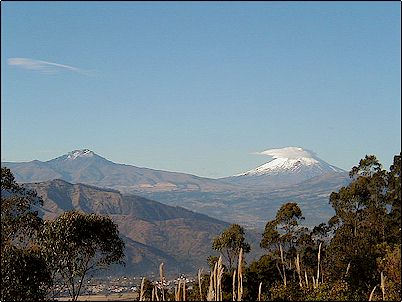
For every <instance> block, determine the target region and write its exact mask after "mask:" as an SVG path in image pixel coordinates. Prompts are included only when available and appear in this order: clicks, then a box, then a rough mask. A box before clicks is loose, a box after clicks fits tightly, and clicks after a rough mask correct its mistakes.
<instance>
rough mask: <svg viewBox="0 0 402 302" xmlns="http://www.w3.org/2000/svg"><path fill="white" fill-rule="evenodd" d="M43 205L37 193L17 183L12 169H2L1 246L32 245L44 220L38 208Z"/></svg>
mask: <svg viewBox="0 0 402 302" xmlns="http://www.w3.org/2000/svg"><path fill="white" fill-rule="evenodd" d="M40 205H43V200H42V199H41V198H39V197H38V196H37V194H36V192H35V191H33V190H28V189H26V188H24V187H22V186H20V185H19V184H17V183H16V181H15V179H14V175H13V174H12V173H11V171H10V169H8V168H6V167H2V168H1V246H2V247H3V246H5V245H7V244H13V245H16V246H19V247H26V246H28V245H30V244H32V241H33V239H34V237H35V234H36V232H37V231H38V230H39V228H40V226H41V224H42V219H41V218H40V217H39V216H38V212H37V211H34V208H35V207H36V206H40Z"/></svg>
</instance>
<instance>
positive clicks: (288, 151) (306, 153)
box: [257, 147, 316, 159]
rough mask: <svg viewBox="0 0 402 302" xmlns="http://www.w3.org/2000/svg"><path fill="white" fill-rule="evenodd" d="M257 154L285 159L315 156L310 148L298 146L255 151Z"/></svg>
mask: <svg viewBox="0 0 402 302" xmlns="http://www.w3.org/2000/svg"><path fill="white" fill-rule="evenodd" d="M257 154H261V155H268V156H271V157H272V158H287V159H298V158H315V157H316V154H315V153H314V152H312V151H310V150H304V149H303V148H300V147H286V148H280V149H268V150H265V151H262V152H257Z"/></svg>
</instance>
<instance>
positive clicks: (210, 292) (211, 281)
mask: <svg viewBox="0 0 402 302" xmlns="http://www.w3.org/2000/svg"><path fill="white" fill-rule="evenodd" d="M213 274H214V273H213V271H211V274H210V275H209V287H208V294H207V301H213V300H214V277H213Z"/></svg>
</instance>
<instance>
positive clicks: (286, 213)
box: [260, 202, 307, 253]
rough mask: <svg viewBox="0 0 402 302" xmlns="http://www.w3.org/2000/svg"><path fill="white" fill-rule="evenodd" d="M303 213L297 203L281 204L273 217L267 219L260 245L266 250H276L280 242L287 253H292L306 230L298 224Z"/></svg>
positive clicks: (302, 238)
mask: <svg viewBox="0 0 402 302" xmlns="http://www.w3.org/2000/svg"><path fill="white" fill-rule="evenodd" d="M303 219H304V217H303V213H302V210H301V209H300V207H299V206H298V205H297V203H294V202H288V203H286V204H283V205H282V206H281V207H280V208H279V210H278V212H277V213H276V216H275V219H274V220H271V221H268V222H267V224H266V226H265V230H264V233H263V234H262V239H261V242H260V246H261V247H262V248H265V249H267V250H271V251H275V250H276V251H278V250H279V245H280V244H281V245H282V246H283V247H284V249H285V250H286V251H287V252H288V253H294V250H295V248H296V246H297V245H298V244H299V243H300V240H304V235H305V234H306V232H307V230H306V229H305V228H303V227H301V226H300V225H299V223H300V221H301V220H303Z"/></svg>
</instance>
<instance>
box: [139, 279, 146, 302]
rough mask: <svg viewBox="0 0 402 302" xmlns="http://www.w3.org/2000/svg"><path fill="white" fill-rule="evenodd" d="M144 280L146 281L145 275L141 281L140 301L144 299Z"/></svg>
mask: <svg viewBox="0 0 402 302" xmlns="http://www.w3.org/2000/svg"><path fill="white" fill-rule="evenodd" d="M144 282H145V277H143V278H142V281H141V290H140V301H143V299H144Z"/></svg>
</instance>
